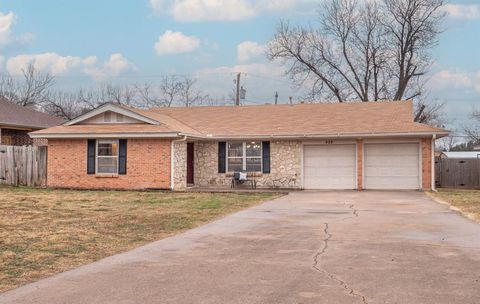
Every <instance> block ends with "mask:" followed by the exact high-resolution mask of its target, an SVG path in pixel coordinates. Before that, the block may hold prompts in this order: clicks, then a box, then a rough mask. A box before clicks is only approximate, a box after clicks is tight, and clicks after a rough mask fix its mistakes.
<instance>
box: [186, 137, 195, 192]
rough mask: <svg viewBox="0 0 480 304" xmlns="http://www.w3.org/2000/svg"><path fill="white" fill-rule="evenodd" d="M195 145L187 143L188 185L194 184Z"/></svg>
mask: <svg viewBox="0 0 480 304" xmlns="http://www.w3.org/2000/svg"><path fill="white" fill-rule="evenodd" d="M193 155H194V145H193V143H187V185H193V184H194V176H193V161H194V156H193Z"/></svg>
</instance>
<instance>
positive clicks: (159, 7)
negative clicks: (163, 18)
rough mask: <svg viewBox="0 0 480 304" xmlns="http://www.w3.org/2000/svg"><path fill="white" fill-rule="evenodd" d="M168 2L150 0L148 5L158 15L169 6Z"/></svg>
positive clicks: (165, 0) (166, 0)
mask: <svg viewBox="0 0 480 304" xmlns="http://www.w3.org/2000/svg"><path fill="white" fill-rule="evenodd" d="M169 2H170V1H168V0H150V7H151V8H152V10H153V12H154V13H155V14H158V15H160V14H162V13H165V11H166V10H167V9H168V8H169V5H170V3H169Z"/></svg>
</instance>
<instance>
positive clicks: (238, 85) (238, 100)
mask: <svg viewBox="0 0 480 304" xmlns="http://www.w3.org/2000/svg"><path fill="white" fill-rule="evenodd" d="M241 75H242V73H238V74H237V94H236V96H235V105H236V106H239V105H240V76H241Z"/></svg>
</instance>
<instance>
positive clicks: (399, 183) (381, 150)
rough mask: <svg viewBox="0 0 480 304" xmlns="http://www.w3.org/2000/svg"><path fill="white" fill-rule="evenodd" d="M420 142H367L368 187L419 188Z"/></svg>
mask: <svg viewBox="0 0 480 304" xmlns="http://www.w3.org/2000/svg"><path fill="white" fill-rule="evenodd" d="M419 154H420V153H419V144H417V143H404V144H403V143H398V144H365V188H366V189H419V188H420V172H419V168H420V163H419V161H420V159H419Z"/></svg>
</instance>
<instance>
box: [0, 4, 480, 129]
mask: <svg viewBox="0 0 480 304" xmlns="http://www.w3.org/2000/svg"><path fill="white" fill-rule="evenodd" d="M318 3H319V1H318V0H317V1H315V0H150V1H149V0H135V1H133V0H129V1H128V0H125V1H118V0H102V1H99V0H96V1H94V0H82V1H65V0H63V1H62V0H43V1H36V0H21V1H19V0H2V1H1V2H0V71H5V70H6V71H8V72H10V73H12V74H15V73H17V74H18V73H19V71H21V69H22V68H23V67H24V65H25V64H26V63H28V62H35V64H36V65H37V66H38V67H39V68H41V69H43V70H45V71H48V72H50V73H53V74H54V75H55V76H56V79H57V83H58V84H57V86H58V87H61V88H76V87H80V86H81V87H88V86H93V85H95V84H97V83H105V82H109V83H143V82H153V83H154V82H155V81H156V80H158V79H159V77H161V76H162V75H166V74H191V75H194V76H195V77H197V78H198V83H199V85H200V86H201V87H202V89H204V90H205V91H206V92H208V93H210V94H211V95H214V96H222V95H223V96H226V95H228V94H229V93H230V92H231V88H232V86H233V82H232V81H233V78H234V73H235V72H244V73H246V75H245V77H244V78H243V81H242V84H243V85H245V87H246V88H247V99H248V100H249V102H250V103H264V102H268V101H271V100H272V99H273V95H274V93H275V91H278V92H279V94H280V100H281V101H286V100H288V96H290V95H291V96H294V97H300V95H301V91H299V90H297V89H295V88H292V85H291V83H290V81H289V80H288V79H287V78H285V77H283V76H282V69H281V68H280V67H279V66H275V65H273V64H271V63H268V62H267V60H266V59H265V57H264V56H263V45H264V44H265V43H266V42H267V41H268V40H269V39H270V38H271V37H272V35H273V33H274V29H275V25H276V24H277V22H278V20H279V18H285V19H290V20H291V21H292V22H294V23H306V22H310V21H314V18H315V10H316V9H317V7H318ZM215 4H221V7H216V6H215ZM445 11H446V12H447V13H448V16H447V18H446V20H445V24H444V27H445V31H444V33H443V34H442V35H441V37H440V44H439V46H438V47H437V48H436V49H435V50H434V57H435V65H434V66H433V68H432V72H431V74H430V77H431V81H430V83H429V88H430V89H431V97H432V98H439V99H440V100H446V102H447V110H448V114H449V116H450V119H451V120H452V123H453V124H455V125H461V124H462V122H463V121H464V120H465V119H466V118H467V115H468V113H469V111H470V110H471V108H472V107H473V106H474V105H480V56H479V51H480V34H479V33H480V1H479V0H456V1H451V2H450V3H449V4H448V6H446V7H445Z"/></svg>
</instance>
